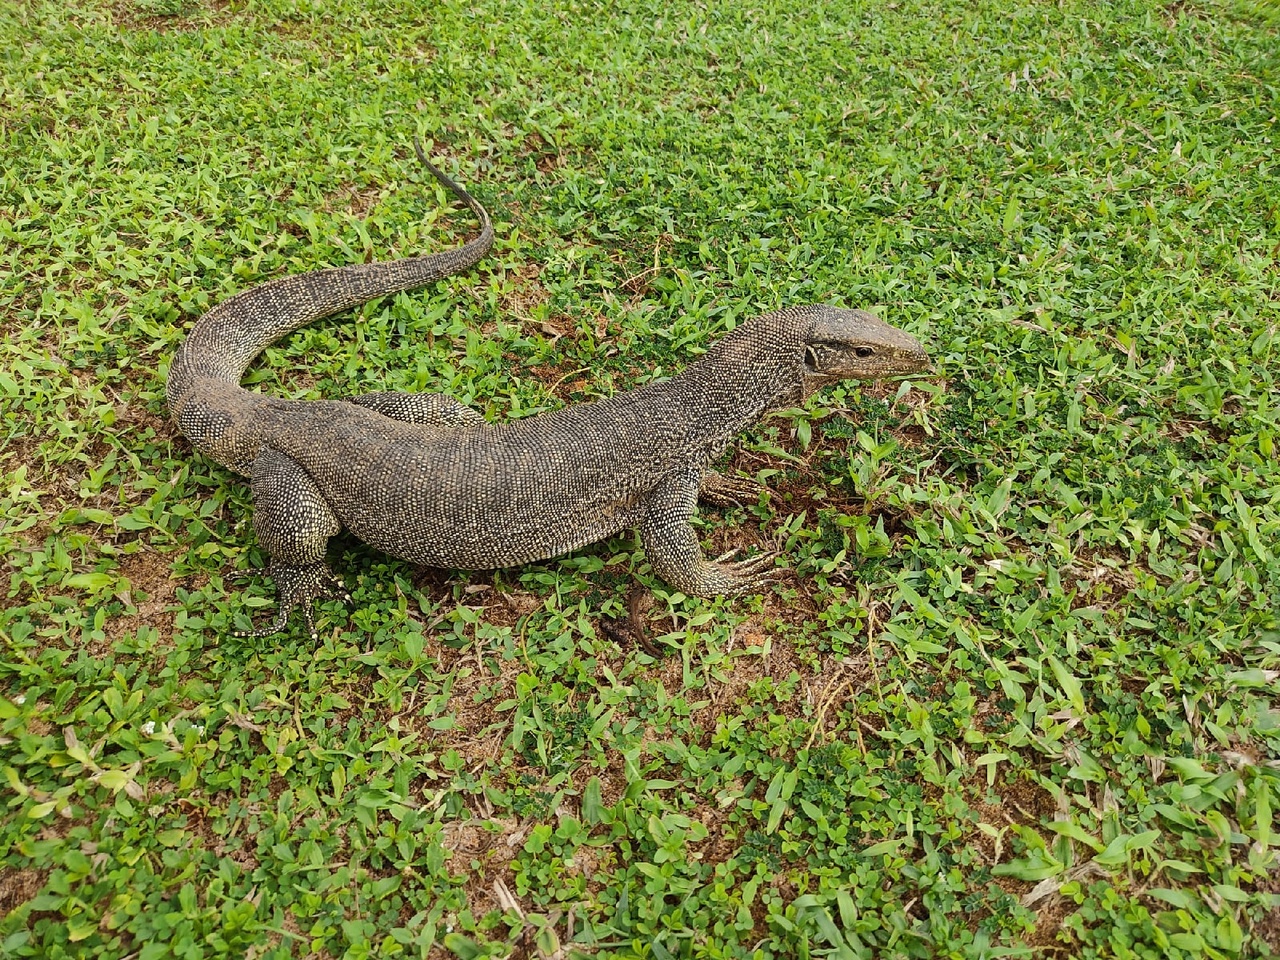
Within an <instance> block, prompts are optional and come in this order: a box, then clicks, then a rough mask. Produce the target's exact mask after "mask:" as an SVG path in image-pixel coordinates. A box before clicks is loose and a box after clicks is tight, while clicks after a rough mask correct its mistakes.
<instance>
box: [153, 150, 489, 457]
mask: <svg viewBox="0 0 1280 960" xmlns="http://www.w3.org/2000/svg"><path fill="white" fill-rule="evenodd" d="M413 148H414V150H415V151H416V152H417V154H418V159H419V160H421V161H422V164H423V165H424V166H425V167H426V168H427V169H428V170H429V171H431V174H432V175H433V176H434V177H435V178H436V179H437V180H439V181H440V182H441V183H443V184H444V185H445V186H446V187H448V188H449V189H450V190H451V191H452V192H453V193H454V195H456V196H457V197H458V199H460V200H461V201H462V202H463V203H465V204H466V205H467V206H468V207H469V208H470V209H471V210H472V212H474V213H475V215H476V216H477V217H478V218H479V220H480V233H479V235H478V236H476V237H475V238H474V239H472V240H469V241H468V242H467V243H465V244H463V245H462V246H460V247H455V248H453V249H451V250H444V251H441V252H439V253H432V254H427V255H425V256H420V257H406V258H404V259H402V260H390V261H385V262H376V263H357V264H352V265H350V266H346V267H334V268H332V269H329V270H316V271H313V272H311V273H304V274H299V275H296V276H289V277H281V278H280V279H278V280H273V281H271V282H269V283H264V284H262V285H261V286H257V287H253V288H252V289H249V290H246V291H245V292H244V293H241V294H239V295H237V296H234V297H232V298H231V299H229V300H224V301H223V302H222V303H219V304H218V305H217V306H216V307H214V308H213V309H212V310H210V311H209V312H208V313H206V314H205V315H204V316H202V317H201V318H200V319H199V320H197V321H196V324H195V326H194V327H192V329H191V333H190V334H189V335H188V336H187V339H186V340H185V341H184V342H183V343H182V346H180V347H179V348H178V351H177V353H176V354H175V355H174V358H173V362H172V363H171V364H170V366H169V380H168V384H167V387H166V396H167V399H168V403H169V411H170V413H171V415H172V416H173V418H174V420H175V422H176V423H177V424H178V427H179V429H181V430H182V432H183V433H184V434H186V435H187V437H188V438H190V439H191V440H192V442H193V443H194V444H195V446H196V448H197V449H199V450H201V451H202V452H204V453H208V454H210V455H212V456H214V458H215V459H217V460H219V462H224V463H225V460H224V459H223V458H222V457H219V456H217V452H216V450H217V448H218V447H219V446H220V444H218V443H217V440H218V437H215V436H205V434H207V433H209V432H210V430H213V431H214V432H221V431H219V430H217V428H216V427H215V426H214V424H216V423H217V422H218V421H220V420H221V419H222V418H220V417H217V416H214V417H212V422H211V420H210V418H209V417H208V416H207V415H206V414H207V413H209V412H210V411H208V410H207V409H203V408H206V407H207V406H208V405H209V404H210V401H212V405H213V406H215V407H216V406H221V405H222V404H221V403H220V402H219V401H220V400H221V399H222V398H223V397H225V395H226V393H227V391H228V390H234V392H236V393H241V392H242V391H240V389H239V384H240V379H241V377H243V376H244V372H245V370H247V369H248V367H249V364H250V363H252V362H253V360H254V358H255V357H257V356H258V354H260V353H261V352H262V351H263V350H264V349H266V347H268V346H269V345H270V344H272V343H274V342H275V341H276V340H279V339H280V338H281V337H283V336H285V334H287V333H290V332H291V331H293V330H296V329H298V328H299V327H302V326H306V325H307V324H308V323H311V322H312V321H314V320H319V319H321V318H322V317H327V316H329V315H330V314H334V313H339V312H341V311H343V310H349V309H351V308H352V307H357V306H359V305H360V304H362V303H366V302H368V301H369V300H373V299H375V298H377V297H384V296H387V295H389V294H392V293H399V292H400V291H402V290H412V289H414V288H415V287H421V286H423V285H425V284H428V283H431V282H433V281H435V280H440V279H442V278H444V277H447V276H451V275H452V274H455V273H461V272H462V271H464V270H466V269H468V268H469V267H471V266H472V265H473V264H475V263H476V261H478V260H479V259H480V258H481V257H483V256H484V255H485V254H486V253H488V252H489V248H490V247H491V246H492V245H493V224H492V222H491V221H490V219H489V213H488V211H486V210H485V208H484V207H483V206H482V205H481V204H480V201H478V200H476V198H475V197H473V196H471V194H469V193H468V192H467V191H466V190H464V189H463V188H462V187H461V186H460V185H459V184H458V183H457V182H455V181H454V180H453V179H452V178H451V177H449V176H447V175H446V174H445V173H443V172H442V171H441V170H439V169H437V168H436V166H435V165H434V164H433V163H431V161H430V160H428V159H427V156H426V154H425V153H424V152H423V150H422V145H421V144H420V143H419V142H418V140H417V138H415V139H414V141H413ZM243 392H244V393H247V391H243ZM220 395H221V396H220ZM227 465H228V466H232V464H227Z"/></svg>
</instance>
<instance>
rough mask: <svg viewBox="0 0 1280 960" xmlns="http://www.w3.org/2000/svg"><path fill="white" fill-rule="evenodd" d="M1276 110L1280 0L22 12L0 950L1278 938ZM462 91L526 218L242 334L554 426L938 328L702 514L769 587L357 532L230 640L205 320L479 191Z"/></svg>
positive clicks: (564, 2)
mask: <svg viewBox="0 0 1280 960" xmlns="http://www.w3.org/2000/svg"><path fill="white" fill-rule="evenodd" d="M1278 112H1280V12H1278V11H1277V8H1276V7H1274V6H1270V5H1268V4H1265V3H1261V2H1253V3H1250V2H1241V0H1204V2H1202V0H1177V2H1173V3H1167V4H1164V3H1158V2H1149V0H1121V2H1117V3H1110V2H1089V0H1063V2H1061V3H1047V2H1030V0H1015V2H994V0H979V2H969V0H895V2H888V0H866V2H848V3H829V4H809V5H805V4H799V3H796V4H784V3H778V2H771V0H766V2H764V3H761V4H758V5H751V4H743V3H740V2H730V0H705V2H698V3H674V2H673V3H660V2H652V0H651V2H647V3H646V2H643V0H620V2H609V3H604V2H588V0H469V2H458V0H435V2H431V3H426V2H423V0H391V2H387V3H381V4H372V3H368V4H361V3H359V2H357V0H115V2H97V0H87V2H86V0H69V2H66V0H60V2H58V3H51V2H43V0H30V2H20V3H5V4H2V5H0V160H2V161H3V162H2V163H0V330H2V331H3V342H2V343H0V356H2V360H0V403H2V405H3V406H2V408H0V470H2V471H3V473H2V474H0V480H2V481H3V482H2V483H0V552H2V553H3V571H4V574H3V577H0V643H2V644H3V655H2V656H0V767H2V768H3V777H2V778H0V792H2V793H0V796H2V797H3V801H4V806H3V808H0V809H3V814H2V815H0V914H2V915H3V916H2V918H0V955H3V956H5V957H42V958H50V960H56V958H63V957H102V958H111V960H115V958H130V960H159V958H162V957H178V958H184V960H196V958H205V957H208V958H211V957H228V958H243V957H252V958H255V960H265V958H281V957H294V956H318V957H332V958H338V957H343V958H364V957H396V956H405V957H427V958H432V960H434V958H444V957H458V958H464V960H470V958H475V957H511V958H520V957H539V958H562V960H563V958H571V957H587V956H598V957H648V958H655V960H668V958H673V957H690V958H707V960H711V958H739V957H753V958H759V960H766V958H792V957H829V958H839V960H847V958H860V957H869V958H870V957H874V958H881V957H944V956H945V957H956V958H960V957H963V958H970V957H972V958H977V957H997V956H1057V957H1118V958H1132V957H1142V958H1160V960H1163V958H1193V957H1197V958H1198V957H1213V958H1228V957H1264V956H1275V955H1276V954H1277V953H1280V872H1278V870H1277V857H1276V851H1277V847H1278V846H1280V822H1278V821H1277V818H1276V811H1277V810H1280V704H1278V702H1277V701H1278V700H1280V693H1278V691H1280V684H1278V682H1277V679H1278V676H1280V608H1278V606H1277V604H1278V601H1277V597H1280V536H1278V534H1280V463H1278V458H1277V451H1276V445H1277V443H1278V442H1280V437H1278V436H1277V435H1278V434H1280V333H1278V324H1280V261H1278V258H1280V147H1278V146H1277V143H1278V142H1280V120H1278V119H1277V113H1278ZM415 135H418V136H421V137H422V138H423V139H424V140H428V141H431V142H432V143H433V144H434V148H433V152H434V155H435V156H436V158H437V159H438V160H439V161H440V163H441V164H442V165H443V166H444V167H445V169H446V170H448V171H450V172H452V173H454V174H456V175H457V176H458V177H459V178H460V179H461V180H462V181H463V182H465V183H466V184H468V185H469V186H470V187H471V188H472V189H473V190H474V192H475V193H476V195H477V196H478V197H479V198H480V199H481V200H482V201H483V202H484V203H486V204H487V205H488V206H489V208H490V209H491V211H492V212H493V214H494V219H495V222H496V225H497V232H498V240H497V243H496V244H495V247H494V250H493V252H492V254H491V255H490V256H489V257H488V258H487V259H486V260H485V261H483V262H482V263H481V264H480V265H479V266H478V267H477V268H476V269H474V270H473V271H471V272H469V273H468V274H466V275H463V276H459V277H455V278H451V279H450V280H447V281H445V282H442V283H438V284H435V285H433V286H430V287H427V288H425V289H423V290H421V291H417V292H414V293H411V294H401V295H398V296H395V297H391V298H386V299H384V300H381V301H376V302H373V303H370V304H368V305H366V306H365V307H364V308H362V309H360V310H357V311H355V312H354V315H352V314H348V315H345V316H341V317H337V318H332V319H330V320H327V321H323V322H321V323H318V324H315V325H313V326H311V327H308V328H306V329H305V330H303V331H300V332H298V333H296V334H294V335H293V336H291V337H289V338H288V339H287V340H285V341H284V342H282V343H281V344H280V345H279V346H277V347H275V348H273V349H272V350H270V351H269V352H268V353H267V354H266V356H264V358H263V359H262V360H260V361H259V362H258V363H257V364H256V366H255V367H254V368H253V370H252V371H251V373H250V375H249V378H248V380H247V382H248V383H249V384H251V385H252V388H253V389H256V390H261V391H263V392H265V393H270V394H273V395H277V396H289V397H298V398H322V397H323V398H338V397H343V396H349V395H351V394H355V393H360V392H367V391H370V390H379V389H387V390H414V391H417V390H443V391H445V392H448V393H450V394H452V395H454V396H455V397H458V398H459V399H461V400H464V401H465V402H467V403H469V404H471V405H472V406H474V407H475V408H476V409H478V410H480V411H481V412H482V413H483V414H484V415H485V416H486V417H487V418H489V419H490V420H501V419H505V418H509V417H520V416H527V415H529V414H532V413H536V412H539V411H543V410H548V409H553V408H556V407H558V406H560V405H562V404H566V403H575V402H581V401H587V400H591V399H593V398H597V397H602V396H607V395H610V394H611V393H614V392H616V391H619V390H622V389H625V388H627V387H629V386H633V385H636V384H640V383H643V382H646V381H647V380H649V379H651V378H655V377H661V376H666V375H669V374H670V373H671V372H672V371H674V370H677V369H679V368H680V367H681V366H683V365H684V364H686V363H688V362H689V361H691V360H692V359H694V358H696V357H697V356H698V354H699V353H700V351H701V350H702V349H703V348H704V346H705V345H706V344H707V343H709V342H710V341H711V340H713V339H714V338H715V337H716V336H718V335H720V334H722V333H723V332H724V331H726V330H727V329H730V328H731V327H732V326H733V325H735V324H736V323H737V322H739V321H740V320H743V319H745V318H747V317H750V316H752V315H754V314H756V313H758V312H761V311H764V310H768V309H773V308H776V307H778V306H782V305H788V304H797V303H805V302H824V303H834V304H840V305H846V306H859V307H865V308H868V309H872V310H874V311H876V312H877V313H878V314H880V315H881V316H882V317H884V318H885V319H886V320H888V321H889V322H891V323H893V324H895V325H897V326H901V327H903V328H905V329H907V330H910V331H911V332H912V333H913V334H915V335H916V336H918V337H920V339H921V340H922V341H924V342H925V343H926V345H927V347H928V349H929V351H930V353H931V354H932V355H933V356H934V358H935V359H936V364H937V369H936V372H935V374H934V375H932V376H929V377H922V378H918V379H913V380H911V381H908V382H901V383H885V384H872V385H862V386H859V385H858V384H854V383H850V384H847V385H845V386H842V387H835V388H830V389H828V390H827V391H825V392H823V393H822V394H820V395H818V396H817V397H815V398H813V400H812V401H811V402H810V403H809V404H808V405H807V406H806V407H804V408H803V409H794V410H788V411H783V412H782V413H780V414H779V415H777V416H774V417H772V418H770V419H768V420H765V421H763V422H762V423H761V424H760V425H759V426H757V427H756V428H754V429H753V430H751V431H750V432H748V433H747V434H745V435H744V436H743V437H742V438H741V439H740V441H739V442H738V443H737V444H736V446H735V447H734V448H733V449H732V450H731V451H730V453H729V455H728V456H727V457H726V458H725V462H724V463H723V464H722V469H725V470H728V471H731V472H735V473H737V474H739V475H744V476H750V477H755V478H757V479H759V480H761V481H763V482H764V483H765V485H766V486H767V487H768V490H769V492H768V494H767V495H763V496H762V497H761V498H760V500H759V502H757V503H753V504H749V505H747V506H744V507H738V508H732V509H727V510H717V509H713V508H704V510H703V515H702V525H701V531H700V532H701V536H702V537H703V540H704V543H705V545H706V549H707V550H708V551H709V552H710V551H715V552H717V553H719V552H723V551H724V550H726V549H729V548H730V547H733V546H752V545H759V546H768V545H770V544H776V545H778V546H779V547H780V548H781V549H782V551H783V553H782V558H781V559H780V560H779V562H778V568H777V571H776V574H777V582H776V584H774V585H773V586H772V587H771V588H770V589H768V590H766V591H765V592H764V593H763V594H762V595H760V596H755V597H745V598H737V599H722V600H715V601H704V600H695V599H690V598H686V597H683V596H681V595H679V594H673V593H672V592H671V591H670V590H669V589H668V588H666V587H665V585H664V584H663V583H662V582H661V581H660V580H658V579H657V578H656V577H654V576H653V575H652V573H651V571H650V568H649V565H648V563H647V562H646V560H645V557H644V554H643V551H642V550H641V549H640V546H639V543H638V542H637V539H636V538H635V537H634V536H632V535H629V534H628V535H624V536H621V537H618V538H615V539H613V540H611V541H608V542H605V543H601V544H596V545H594V546H592V547H589V548H586V549H583V550H580V551H578V552H576V553H575V554H573V555H571V556H569V557H565V558H562V559H559V560H553V561H548V562H544V563H540V564H534V565H531V566H527V567H522V568H516V569H508V570H501V571H497V572H480V573H475V572H469V573H468V572H456V571H445V570H429V569H418V568H415V567H413V566H411V565H408V564H404V563H400V562H398V561H393V560H390V559H389V558H387V557H386V556H384V555H382V554H379V553H377V552H376V551H373V550H371V549H369V548H367V547H365V546H363V545H362V544H360V543H359V542H357V541H355V540H354V539H351V538H348V537H339V538H337V539H336V540H335V541H334V544H333V547H332V550H331V559H332V561H333V562H334V564H335V566H336V567H337V568H338V569H339V570H340V571H341V572H342V573H343V574H344V575H345V577H346V579H347V582H348V586H349V587H350V588H351V590H352V593H353V594H354V602H353V603H352V604H351V605H350V607H346V606H344V605H343V604H341V603H338V602H325V603H322V604H319V605H318V613H319V624H320V639H319V641H318V642H314V643H313V642H312V641H311V640H309V639H308V638H307V636H306V633H305V630H304V629H302V627H301V624H300V620H298V619H297V618H296V617H295V620H294V627H293V629H292V630H291V631H290V632H289V633H287V634H283V635H280V636H277V637H273V638H271V639H238V638H236V637H235V636H234V635H233V633H234V631H236V630H243V629H245V628H246V627H248V626H249V624H250V622H251V619H252V620H253V621H255V622H261V621H263V620H264V619H265V618H266V617H268V616H269V614H270V612H271V611H272V610H273V609H274V596H273V591H272V589H271V586H270V584H269V582H268V581H266V579H265V578H264V577H262V576H260V575H259V574H260V570H261V568H262V566H263V563H264V556H263V553H262V551H261V550H260V549H259V548H258V546H257V543H256V541H255V538H254V535H253V528H252V524H251V506H252V505H251V501H250V496H249V488H248V485H247V483H246V482H245V481H244V479H243V478H241V477H238V476H236V475H234V474H232V473H230V472H229V471H226V470H224V469H222V468H220V467H217V466H216V465H214V464H211V463H210V462H208V461H206V460H204V459H202V458H201V457H199V456H198V455H196V454H194V453H193V452H192V450H191V448H190V446H189V444H188V443H187V442H186V440H185V439H183V438H182V437H181V436H180V435H178V434H177V433H176V431H175V430H174V428H173V426H172V425H171V424H170V423H169V420H168V415H167V411H166V409H165V403H164V382H165V374H166V371H167V368H168V363H169V358H170V357H171V356H172V354H173V351H174V349H175V348H176V346H177V345H178V344H179V343H180V342H181V340H182V337H183V336H184V333H185V331H186V330H187V329H188V328H189V326H190V324H191V323H192V322H193V321H194V320H195V318H196V317H198V316H199V315H200V314H201V313H202V312H204V311H205V310H207V309H208V308H209V307H210V306H211V305H213V304H215V303H217V302H218V301H219V300H221V299H223V298H225V297H228V296H230V295H232V294H234V293H237V292H239V291H241V290H244V289H247V288H248V287H250V286H252V285H254V284H256V283H259V282H261V281H264V280H267V279H270V278H273V277H277V276H281V275H284V274H290V273H301V272H305V271H307V270H313V269H317V268H321V267H326V266H333V265H340V264H348V263H356V262H361V261H365V260H372V259H391V258H394V257H398V256H405V255H410V254H416V253H420V252H427V251H431V250H435V249H443V248H445V247H448V246H451V245H454V244H456V243H458V242H460V241H461V240H462V239H464V238H465V237H467V236H468V235H470V233H471V232H473V231H474V229H475V224H474V220H473V218H471V217H470V216H469V215H468V214H467V212H466V211H465V210H464V209H463V208H461V207H460V206H458V205H457V204H456V203H455V202H453V201H452V200H451V198H450V197H449V196H448V195H447V194H446V193H445V191H443V190H442V189H441V188H440V187H439V186H438V185H436V184H435V183H434V182H433V181H432V180H431V178H430V177H429V176H428V175H426V174H425V173H424V172H422V171H421V170H420V169H419V168H417V166H416V164H415V161H414V159H413V153H412V148H411V143H412V138H413V137H414V136H415ZM246 572H248V573H249V576H248V578H247V579H246V580H244V581H240V580H237V579H235V575H236V574H244V573H246ZM636 584H638V585H639V589H637V587H636ZM633 601H634V602H635V607H636V611H637V617H638V620H639V622H640V623H642V624H643V625H645V629H646V630H647V633H648V635H649V639H648V640H647V641H642V640H641V639H639V638H637V637H636V636H635V635H634V634H633V633H631V632H629V630H628V629H627V623H628V620H629V615H630V609H631V606H632V602H633Z"/></svg>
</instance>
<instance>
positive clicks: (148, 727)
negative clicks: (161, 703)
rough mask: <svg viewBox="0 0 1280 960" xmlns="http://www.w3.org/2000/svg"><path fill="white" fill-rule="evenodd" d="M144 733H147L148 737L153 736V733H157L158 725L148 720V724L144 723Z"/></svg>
mask: <svg viewBox="0 0 1280 960" xmlns="http://www.w3.org/2000/svg"><path fill="white" fill-rule="evenodd" d="M142 732H143V733H145V734H146V735H147V736H148V737H149V736H151V735H152V734H153V733H155V732H156V723H155V721H154V720H148V721H147V722H146V723H144V724H143V725H142Z"/></svg>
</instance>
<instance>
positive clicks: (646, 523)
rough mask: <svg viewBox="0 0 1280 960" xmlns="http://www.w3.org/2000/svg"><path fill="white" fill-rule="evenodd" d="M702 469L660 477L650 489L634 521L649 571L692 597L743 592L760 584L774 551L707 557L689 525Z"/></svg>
mask: <svg viewBox="0 0 1280 960" xmlns="http://www.w3.org/2000/svg"><path fill="white" fill-rule="evenodd" d="M701 484H702V471H701V470H699V469H697V468H695V467H690V468H686V469H684V470H681V471H680V472H678V473H674V474H672V475H671V476H669V477H667V478H666V479H665V480H663V481H662V482H661V483H660V484H659V485H658V486H657V487H656V488H655V489H654V491H653V493H651V494H650V496H649V499H648V513H647V514H646V515H645V518H644V520H643V521H642V523H641V525H640V536H641V539H642V540H643V541H644V550H645V553H646V554H648V556H649V562H650V563H651V564H652V565H653V572H654V573H656V574H657V575H658V576H660V577H661V578H662V579H663V580H665V581H666V582H667V583H668V584H670V585H671V586H672V587H674V588H675V589H676V590H679V591H680V592H681V593H684V594H688V595H690V596H694V597H715V596H719V595H721V594H735V593H746V592H747V591H749V590H751V589H753V588H758V587H761V586H763V585H764V583H765V582H767V580H768V579H769V577H768V572H769V568H770V567H772V566H773V561H774V560H775V559H777V553H774V552H769V553H764V554H761V555H760V556H756V557H750V558H748V559H746V560H739V561H737V562H734V563H726V562H724V560H723V558H721V559H720V560H708V559H707V558H706V557H704V556H703V555H702V547H701V546H700V545H699V543H698V537H697V535H696V534H695V533H694V531H693V527H691V526H690V525H689V520H690V519H691V518H692V517H693V515H694V512H695V511H696V510H697V505H698V492H699V488H700V486H701Z"/></svg>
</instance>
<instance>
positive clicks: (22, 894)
mask: <svg viewBox="0 0 1280 960" xmlns="http://www.w3.org/2000/svg"><path fill="white" fill-rule="evenodd" d="M48 875H49V874H48V871H46V870H31V869H26V868H23V869H16V870H15V869H7V870H0V920H3V919H4V918H5V917H6V916H8V915H9V914H10V913H11V912H13V911H14V910H16V909H17V908H18V907H20V906H22V905H23V904H24V903H26V902H27V901H28V900H30V899H31V898H32V897H34V896H35V895H36V894H37V893H39V892H40V891H41V890H42V889H44V883H45V879H46V878H47V877H48Z"/></svg>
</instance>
